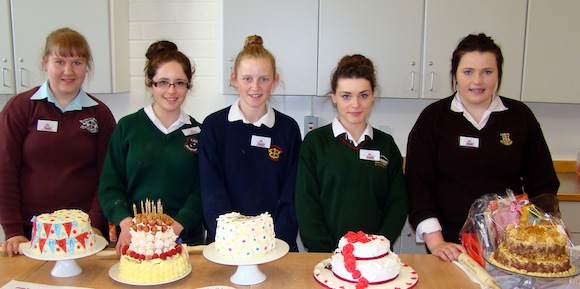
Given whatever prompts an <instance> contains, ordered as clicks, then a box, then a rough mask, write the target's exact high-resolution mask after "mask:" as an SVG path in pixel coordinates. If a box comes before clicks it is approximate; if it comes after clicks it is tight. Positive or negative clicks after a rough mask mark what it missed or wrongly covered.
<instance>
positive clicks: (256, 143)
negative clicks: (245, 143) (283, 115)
mask: <svg viewBox="0 0 580 289" xmlns="http://www.w3.org/2000/svg"><path fill="white" fill-rule="evenodd" d="M271 142H272V139H271V138H269V137H265V136H259V135H253V136H252V141H251V142H250V144H251V145H252V146H253V147H259V148H265V149H269V148H270V144H271Z"/></svg>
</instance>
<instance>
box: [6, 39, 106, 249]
mask: <svg viewBox="0 0 580 289" xmlns="http://www.w3.org/2000/svg"><path fill="white" fill-rule="evenodd" d="M42 67H43V70H44V71H45V72H46V74H47V76H48V80H47V81H46V82H45V83H44V84H42V85H41V86H40V87H36V88H33V89H31V90H29V91H27V92H24V93H21V94H19V95H16V96H14V97H12V98H11V99H10V100H9V101H8V103H7V104H6V106H5V107H4V109H3V110H2V112H1V113H0V224H1V225H2V227H3V228H4V231H5V233H6V242H4V243H3V244H2V249H4V250H5V251H6V252H7V253H8V255H9V256H12V255H13V254H16V253H18V245H19V243H23V242H28V239H29V238H30V233H31V222H30V219H31V218H32V217H33V216H35V215H39V214H42V213H47V212H53V211H55V210H58V209H63V208H66V209H69V208H70V209H72V208H74V209H81V210H83V211H85V212H87V213H89V216H90V218H91V221H92V226H93V227H94V230H95V232H96V233H97V234H101V231H102V230H105V229H106V227H107V222H106V219H105V218H104V215H103V213H102V210H101V207H100V205H99V201H98V198H97V192H98V183H99V176H100V173H101V167H102V165H103V160H104V157H105V153H106V150H107V144H108V142H109V138H110V136H111V133H112V132H113V129H114V128H115V119H114V117H113V115H112V114H111V111H110V110H109V108H108V107H107V106H106V105H105V104H104V103H102V102H101V101H99V100H97V99H96V98H94V97H92V96H90V95H88V94H86V93H85V92H84V91H83V89H82V84H83V82H84V80H85V76H86V75H87V72H88V71H91V69H92V56H91V51H90V48H89V46H88V43H87V41H86V40H85V38H84V37H83V36H82V35H81V34H79V33H78V32H76V31H74V30H71V29H69V28H62V29H58V30H56V31H54V32H52V33H51V34H49V35H48V37H47V39H46V46H45V49H44V54H43V57H42ZM101 235H102V234H101Z"/></svg>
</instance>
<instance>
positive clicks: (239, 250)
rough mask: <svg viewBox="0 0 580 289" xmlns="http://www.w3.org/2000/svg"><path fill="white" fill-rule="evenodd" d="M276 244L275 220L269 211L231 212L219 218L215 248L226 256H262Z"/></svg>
mask: <svg viewBox="0 0 580 289" xmlns="http://www.w3.org/2000/svg"><path fill="white" fill-rule="evenodd" d="M275 244H276V239H275V234H274V221H273V220H272V217H271V216H270V214H269V213H267V212H266V213H263V214H260V215H258V216H244V215H242V214H240V213H237V212H231V213H227V214H224V215H221V216H219V218H217V230H216V236H215V248H216V250H217V251H218V252H219V253H220V254H222V255H224V256H230V257H251V256H260V255H264V254H267V253H268V252H270V251H272V250H273V249H274V248H275Z"/></svg>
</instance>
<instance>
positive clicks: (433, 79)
mask: <svg viewBox="0 0 580 289" xmlns="http://www.w3.org/2000/svg"><path fill="white" fill-rule="evenodd" d="M434 84H435V72H433V71H431V84H430V87H429V91H433V85H434Z"/></svg>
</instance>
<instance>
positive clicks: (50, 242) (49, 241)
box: [46, 239, 56, 254]
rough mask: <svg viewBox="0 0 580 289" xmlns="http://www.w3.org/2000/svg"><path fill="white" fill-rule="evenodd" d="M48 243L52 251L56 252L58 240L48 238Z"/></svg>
mask: <svg viewBox="0 0 580 289" xmlns="http://www.w3.org/2000/svg"><path fill="white" fill-rule="evenodd" d="M46 244H47V245H48V248H49V249H50V252H52V253H53V254H54V250H55V249H56V240H54V239H49V240H46Z"/></svg>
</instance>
